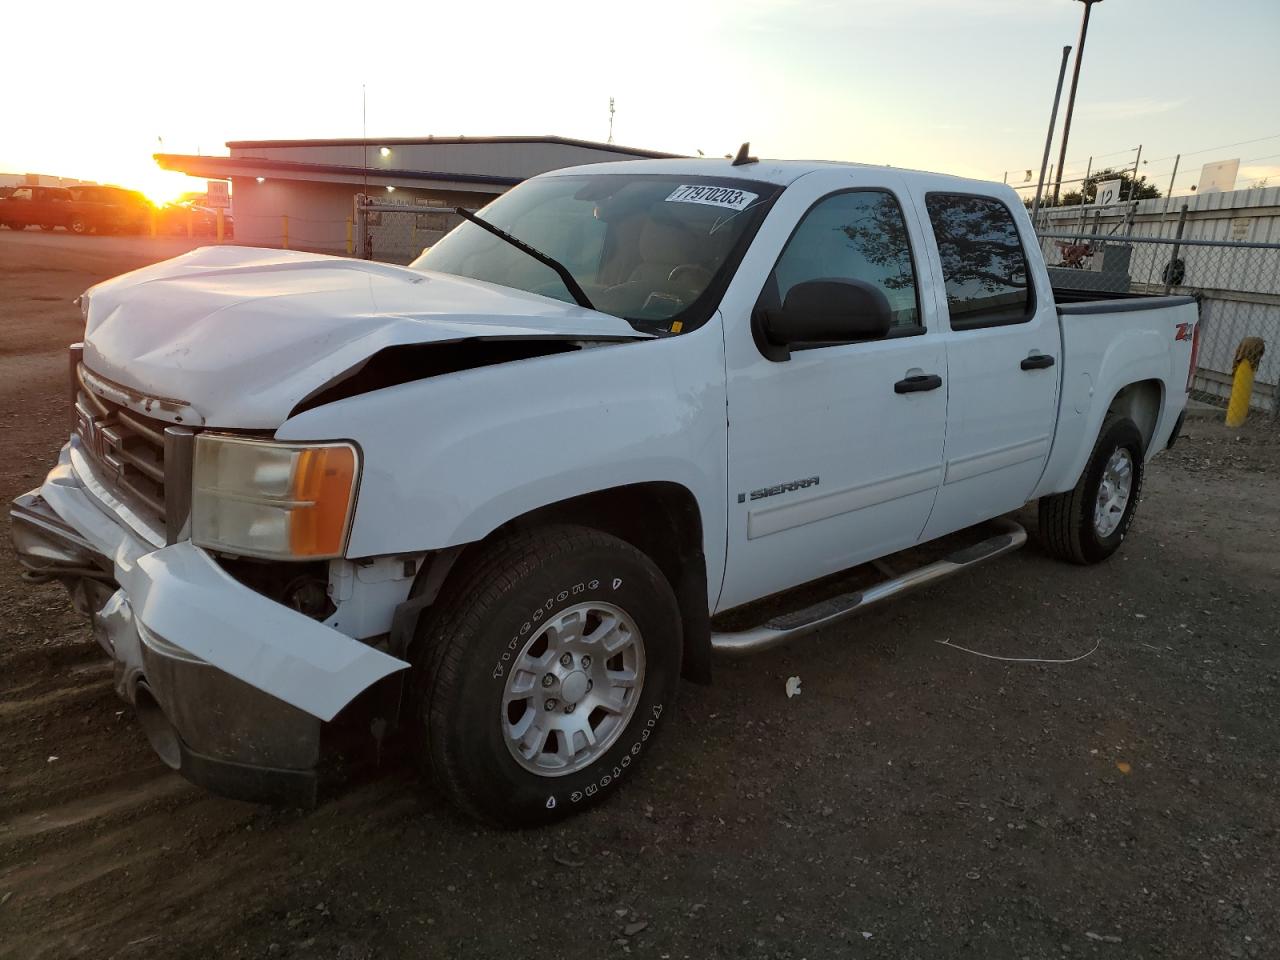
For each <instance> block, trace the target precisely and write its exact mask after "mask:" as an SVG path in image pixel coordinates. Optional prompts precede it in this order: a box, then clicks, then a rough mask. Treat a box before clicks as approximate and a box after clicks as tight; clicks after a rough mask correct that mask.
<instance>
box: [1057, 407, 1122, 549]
mask: <svg viewBox="0 0 1280 960" xmlns="http://www.w3.org/2000/svg"><path fill="white" fill-rule="evenodd" d="M1143 446H1144V445H1143V441H1142V433H1141V431H1140V430H1138V427H1137V425H1136V424H1135V423H1134V422H1133V421H1132V420H1130V419H1128V418H1127V417H1111V418H1108V419H1107V420H1106V421H1105V422H1104V423H1103V425H1102V431H1101V432H1100V434H1099V435H1098V442H1097V443H1096V444H1094V447H1093V453H1092V454H1090V456H1089V462H1088V464H1087V465H1086V466H1085V469H1084V473H1083V474H1082V475H1081V477H1080V480H1079V482H1077V483H1076V485H1075V488H1074V489H1073V490H1070V491H1068V492H1067V493H1059V494H1055V495H1053V496H1050V497H1041V498H1040V529H1039V534H1040V535H1039V540H1040V544H1041V546H1043V547H1044V549H1045V551H1046V552H1048V553H1049V554H1051V555H1052V556H1055V557H1057V558H1058V559H1060V560H1067V561H1070V562H1071V563H1080V564H1089V563H1101V562H1102V561H1103V560H1105V559H1107V557H1109V556H1111V555H1112V554H1113V553H1115V552H1116V551H1117V550H1118V549H1120V544H1121V543H1123V542H1124V538H1125V534H1126V533H1128V531H1129V525H1130V524H1131V523H1132V522H1133V514H1134V511H1135V510H1136V509H1137V506H1138V500H1139V498H1140V497H1141V495H1142V478H1143V474H1144V465H1143Z"/></svg>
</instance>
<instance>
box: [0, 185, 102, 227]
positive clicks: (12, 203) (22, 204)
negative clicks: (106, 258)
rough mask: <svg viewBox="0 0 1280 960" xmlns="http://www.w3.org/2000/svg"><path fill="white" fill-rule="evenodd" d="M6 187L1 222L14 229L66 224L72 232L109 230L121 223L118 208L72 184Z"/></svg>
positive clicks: (0, 208)
mask: <svg viewBox="0 0 1280 960" xmlns="http://www.w3.org/2000/svg"><path fill="white" fill-rule="evenodd" d="M6 190H7V193H6V195H5V196H3V197H0V224H3V225H4V226H6V227H8V228H9V229H10V230H25V229H27V227H39V228H40V229H42V230H56V229H57V228H58V227H62V228H64V229H65V230H67V231H69V232H70V233H105V232H110V231H113V230H114V229H116V228H117V227H118V225H119V220H118V218H117V217H118V215H117V213H116V211H115V210H114V209H112V208H111V207H109V206H107V205H105V204H102V203H96V202H93V201H91V200H82V199H80V198H78V197H76V196H75V194H73V193H72V191H71V189H70V188H68V187H44V186H38V185H34V184H24V185H22V186H17V187H11V188H6Z"/></svg>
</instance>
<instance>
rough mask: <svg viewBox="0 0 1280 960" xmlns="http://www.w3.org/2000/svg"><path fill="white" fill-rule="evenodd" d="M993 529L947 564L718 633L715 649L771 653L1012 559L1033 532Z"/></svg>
mask: <svg viewBox="0 0 1280 960" xmlns="http://www.w3.org/2000/svg"><path fill="white" fill-rule="evenodd" d="M990 525H991V526H993V527H996V528H998V529H999V531H1000V532H998V533H995V534H993V535H992V536H989V537H987V538H986V539H985V540H981V541H979V542H978V543H975V544H972V545H971V546H968V547H962V548H961V549H959V550H956V551H955V552H953V553H950V554H948V555H947V556H946V557H943V558H942V559H941V560H938V561H935V562H934V563H930V564H927V565H926V566H923V567H920V568H918V569H916V570H912V571H910V572H909V573H904V574H902V575H901V576H898V577H894V578H893V579H892V580H886V581H884V582H883V583H878V584H876V585H875V586H874V587H869V588H867V589H866V590H858V591H854V592H852V593H846V594H843V595H841V596H838V597H833V598H832V599H830V600H824V601H822V602H821V603H816V604H814V605H813V606H811V607H806V608H804V609H803V610H795V611H792V612H790V613H784V614H780V615H778V616H776V617H774V618H772V619H771V620H768V621H766V622H765V623H762V624H761V625H760V626H758V627H752V628H751V629H749V630H740V631H737V632H734V633H712V634H711V649H713V650H715V651H716V652H718V653H723V654H725V655H727V656H745V655H747V654H751V653H758V652H759V651H761V650H768V649H769V648H770V647H776V646H778V645H780V644H783V643H786V642H787V641H789V640H794V639H795V638H796V637H801V636H804V635H805V634H807V633H812V632H813V631H815V630H819V629H821V628H822V627H825V626H829V625H830V624H833V623H835V622H836V621H838V620H843V619H844V618H845V617H848V616H851V615H853V614H855V613H860V612H861V611H863V610H865V609H867V607H870V606H873V605H875V604H877V603H880V602H881V601H882V600H888V599H889V598H891V597H898V596H901V595H902V594H904V593H907V592H908V591H911V590H914V589H916V588H917V587H923V586H925V585H926V584H930V583H933V582H935V581H937V580H941V579H943V578H945V577H949V576H952V575H953V574H956V573H959V572H960V571H961V570H965V569H967V568H969V567H972V566H975V565H976V564H979V563H982V562H983V561H984V560H990V559H992V558H993V557H998V556H1000V555H1001V554H1004V553H1011V552H1012V551H1014V550H1017V549H1018V548H1019V547H1021V546H1022V545H1023V544H1024V543H1026V542H1027V531H1026V530H1025V529H1023V527H1022V525H1021V524H1018V523H1015V522H1014V521H1012V520H1009V519H1006V518H1003V517H1002V518H1000V519H998V520H992V521H991V522H990Z"/></svg>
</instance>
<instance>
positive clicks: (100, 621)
mask: <svg viewBox="0 0 1280 960" xmlns="http://www.w3.org/2000/svg"><path fill="white" fill-rule="evenodd" d="M76 454H77V451H76V449H75V444H74V442H73V443H71V444H68V446H67V447H64V448H63V451H62V455H61V457H60V458H59V464H58V466H57V467H55V468H54V469H53V470H52V471H51V472H50V473H49V475H48V477H47V478H46V479H45V482H44V484H43V485H42V486H41V487H40V488H39V489H38V490H33V491H31V492H29V493H27V494H24V495H22V496H20V497H18V498H17V499H16V500H15V501H14V502H13V505H12V506H11V508H10V520H11V525H12V531H13V533H12V536H13V541H14V547H15V549H16V550H17V553H18V559H19V562H20V563H21V564H22V565H23V566H24V567H25V568H26V569H27V570H28V572H29V573H28V575H29V576H30V577H32V578H34V579H40V580H48V579H58V580H61V581H63V582H64V583H65V584H66V585H67V586H68V588H69V589H70V590H71V592H72V596H73V598H74V599H75V600H76V603H77V606H80V607H81V608H82V609H83V610H85V612H88V613H90V614H91V615H92V618H93V629H94V635H95V637H96V638H97V640H98V642H99V643H100V644H101V645H102V646H103V648H104V649H105V650H106V651H107V653H108V654H109V655H110V656H111V657H112V659H113V660H114V661H115V668H116V669H115V675H116V689H117V691H118V692H119V693H120V695H121V696H122V697H124V698H125V699H126V700H127V701H129V702H130V703H132V704H134V706H135V707H136V709H137V711H138V719H139V722H140V724H141V725H142V727H143V729H144V731H145V732H146V734H147V737H148V739H149V740H150V742H151V744H152V746H153V747H154V748H155V750H156V752H157V753H158V754H159V755H160V757H161V759H162V760H164V762H165V763H167V764H168V765H169V766H171V767H173V768H174V769H175V770H178V771H180V772H181V773H182V774H183V775H184V776H186V777H187V778H188V779H190V780H192V781H193V782H195V783H198V784H201V785H202V786H205V787H207V788H209V789H210V790H213V791H214V792H217V793H221V794H223V795H226V796H233V797H237V798H240V799H246V800H257V801H265V802H286V803H288V802H292V803H308V802H311V801H312V800H314V796H315V782H316V777H315V767H316V763H317V761H318V759H319V753H320V730H321V726H322V723H323V722H324V721H328V720H331V719H333V717H334V716H335V715H336V714H337V713H338V711H340V710H341V709H342V708H343V707H344V706H346V704H347V703H349V702H350V701H351V700H352V699H354V698H355V697H356V696H357V695H358V694H359V693H361V692H362V691H363V690H365V689H366V688H368V687H369V686H371V685H372V684H374V683H376V682H377V681H378V680H380V679H382V678H383V677H385V676H387V675H388V674H391V673H394V672H396V671H397V670H400V669H403V668H404V667H406V666H407V665H408V664H406V663H405V662H404V661H402V660H398V659H396V658H395V657H391V656H389V655H387V654H385V653H383V652H381V651H379V650H377V649H375V648H373V647H370V646H369V645H367V644H364V643H361V642H360V641H358V640H354V639H352V638H351V637H348V636H346V635H345V634H342V633H340V632H338V631H337V630H334V629H333V628H331V627H328V626H325V625H324V624H322V623H319V622H317V621H315V620H312V619H310V618H308V617H306V616H303V615H302V614H300V613H298V612H296V611H294V610H291V609H289V608H287V607H285V606H283V605H281V604H279V603H276V602H275V601H273V600H271V599H269V598H267V597H264V596H262V595H261V594H259V593H256V592H254V591H253V590H251V589H249V588H248V587H246V586H244V585H243V584H241V583H239V582H238V581H236V580H235V579H234V578H232V577H231V576H230V575H229V574H227V573H226V572H225V571H224V570H223V569H222V568H221V567H219V566H218V564H217V563H216V562H215V561H214V560H213V558H212V557H211V556H210V555H209V554H208V553H206V552H205V551H204V550H201V549H200V548H199V547H196V546H193V545H192V544H191V543H189V542H183V543H175V544H170V545H168V546H156V545H155V544H154V543H151V542H149V541H148V540H146V539H144V537H143V536H142V535H140V534H139V533H138V532H137V531H135V530H134V529H131V528H129V527H126V526H125V525H124V524H123V523H121V522H120V521H119V520H118V519H117V518H116V516H113V513H114V510H113V509H112V508H113V506H114V504H113V503H112V501H111V498H110V495H109V494H108V493H107V492H106V491H105V490H101V489H95V488H94V486H95V485H94V483H93V481H92V478H91V477H89V478H88V479H82V476H83V475H82V474H81V473H79V472H78V471H77V469H76V466H77V462H76V461H77V457H76Z"/></svg>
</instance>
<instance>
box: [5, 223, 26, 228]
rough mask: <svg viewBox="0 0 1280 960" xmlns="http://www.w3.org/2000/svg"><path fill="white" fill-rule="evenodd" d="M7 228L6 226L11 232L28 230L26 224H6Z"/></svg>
mask: <svg viewBox="0 0 1280 960" xmlns="http://www.w3.org/2000/svg"><path fill="white" fill-rule="evenodd" d="M5 226H6V227H8V228H9V229H10V230H25V229H27V225H26V224H25V223H12V222H11V223H6V224H5Z"/></svg>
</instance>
